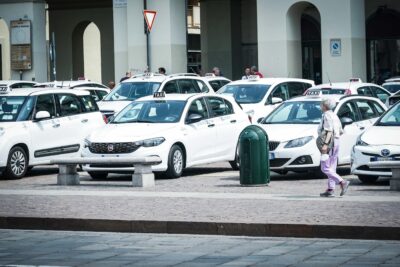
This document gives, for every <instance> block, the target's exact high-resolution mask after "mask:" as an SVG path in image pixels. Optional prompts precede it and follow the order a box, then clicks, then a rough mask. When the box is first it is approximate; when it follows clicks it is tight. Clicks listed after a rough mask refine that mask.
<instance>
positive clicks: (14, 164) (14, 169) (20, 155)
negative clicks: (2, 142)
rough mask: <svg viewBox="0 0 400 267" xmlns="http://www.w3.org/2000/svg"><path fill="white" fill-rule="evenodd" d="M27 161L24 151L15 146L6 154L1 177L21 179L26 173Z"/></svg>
mask: <svg viewBox="0 0 400 267" xmlns="http://www.w3.org/2000/svg"><path fill="white" fill-rule="evenodd" d="M28 168H29V160H28V157H27V155H26V152H25V150H24V149H23V148H22V147H19V146H16V147H13V148H12V149H11V150H10V153H9V154H8V160H7V166H6V169H5V170H4V172H3V174H2V176H3V178H5V179H21V178H22V177H24V176H25V174H26V173H27V172H28Z"/></svg>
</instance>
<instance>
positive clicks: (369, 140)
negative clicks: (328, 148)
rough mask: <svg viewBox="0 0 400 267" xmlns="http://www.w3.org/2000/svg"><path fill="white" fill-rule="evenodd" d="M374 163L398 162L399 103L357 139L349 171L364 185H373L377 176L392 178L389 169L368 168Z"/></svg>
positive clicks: (399, 144)
mask: <svg viewBox="0 0 400 267" xmlns="http://www.w3.org/2000/svg"><path fill="white" fill-rule="evenodd" d="M376 161H399V162H400V102H399V103H397V104H396V105H394V106H393V107H392V108H390V109H389V110H388V111H387V112H386V113H385V114H383V115H382V117H380V118H379V119H378V120H377V121H376V123H375V124H374V126H372V127H371V128H369V129H368V130H366V131H365V132H364V133H363V134H361V135H360V136H359V137H358V139H357V142H356V144H355V146H354V148H353V150H352V155H351V163H352V164H351V171H352V173H354V174H356V175H357V176H358V178H359V179H360V180H361V181H362V182H365V183H373V182H375V181H376V180H377V179H378V178H379V176H392V171H391V170H390V169H383V168H380V169H371V168H369V166H368V164H369V163H370V162H376Z"/></svg>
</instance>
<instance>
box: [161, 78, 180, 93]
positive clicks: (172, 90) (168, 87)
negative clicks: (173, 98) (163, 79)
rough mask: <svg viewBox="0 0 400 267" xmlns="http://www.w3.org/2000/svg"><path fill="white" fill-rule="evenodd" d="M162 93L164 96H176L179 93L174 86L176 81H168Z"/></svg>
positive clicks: (176, 86)
mask: <svg viewBox="0 0 400 267" xmlns="http://www.w3.org/2000/svg"><path fill="white" fill-rule="evenodd" d="M163 91H164V92H165V93H166V94H177V93H179V90H178V85H177V84H176V81H169V82H167V83H166V84H165V86H164V89H163Z"/></svg>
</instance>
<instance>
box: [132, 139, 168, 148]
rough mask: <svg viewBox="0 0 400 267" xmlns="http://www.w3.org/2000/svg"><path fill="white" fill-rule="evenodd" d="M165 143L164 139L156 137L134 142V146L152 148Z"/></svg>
mask: <svg viewBox="0 0 400 267" xmlns="http://www.w3.org/2000/svg"><path fill="white" fill-rule="evenodd" d="M164 141H165V138H164V137H156V138H150V139H146V140H141V141H136V142H135V145H136V146H143V147H152V146H159V145H161V144H162V143H163V142H164Z"/></svg>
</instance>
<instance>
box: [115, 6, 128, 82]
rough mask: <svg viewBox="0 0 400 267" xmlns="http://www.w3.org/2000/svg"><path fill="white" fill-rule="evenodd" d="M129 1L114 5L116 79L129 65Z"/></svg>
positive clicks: (122, 74) (121, 75)
mask: <svg viewBox="0 0 400 267" xmlns="http://www.w3.org/2000/svg"><path fill="white" fill-rule="evenodd" d="M127 9H128V3H127V2H126V3H124V2H120V4H119V5H117V4H114V6H113V20H114V71H115V74H114V76H115V79H116V82H118V81H119V80H118V79H119V78H121V77H123V76H124V74H125V72H126V71H127V70H128V69H129V67H128V21H127V20H128V18H127Z"/></svg>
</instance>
